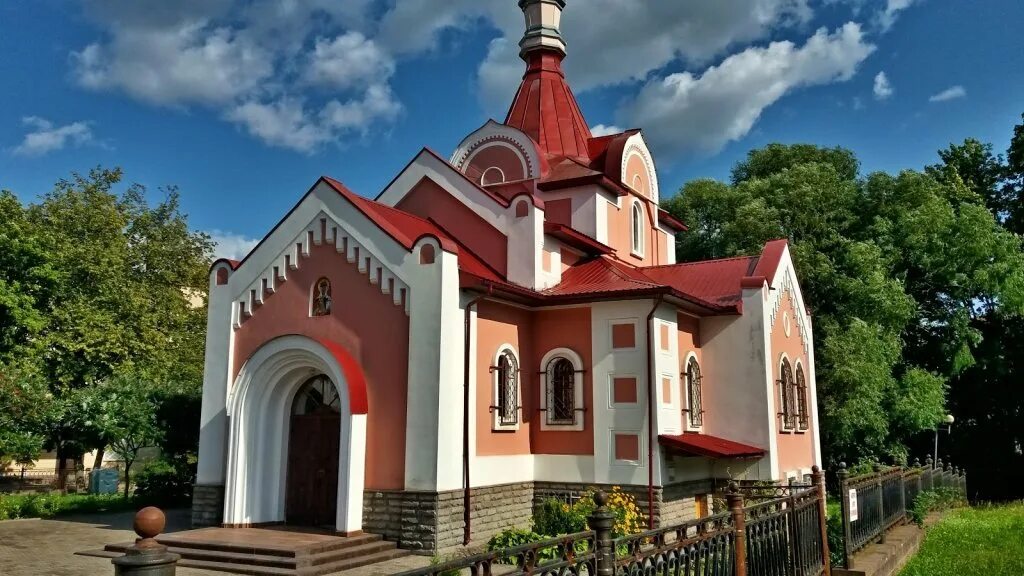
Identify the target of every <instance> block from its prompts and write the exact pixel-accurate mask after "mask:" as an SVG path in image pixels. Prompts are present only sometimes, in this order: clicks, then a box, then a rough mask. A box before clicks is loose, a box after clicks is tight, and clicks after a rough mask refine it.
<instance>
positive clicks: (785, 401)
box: [779, 358, 796, 430]
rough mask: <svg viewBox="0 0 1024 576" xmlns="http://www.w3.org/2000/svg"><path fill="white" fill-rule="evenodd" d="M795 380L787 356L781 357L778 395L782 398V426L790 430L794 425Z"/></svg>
mask: <svg viewBox="0 0 1024 576" xmlns="http://www.w3.org/2000/svg"><path fill="white" fill-rule="evenodd" d="M794 389H795V382H794V380H793V366H792V365H791V364H790V363H789V359H788V358H783V359H782V374H781V377H780V378H779V397H780V398H781V400H782V414H781V415H782V428H783V429H784V430H792V429H793V428H795V427H796V409H795V408H796V398H794V397H793V392H794Z"/></svg>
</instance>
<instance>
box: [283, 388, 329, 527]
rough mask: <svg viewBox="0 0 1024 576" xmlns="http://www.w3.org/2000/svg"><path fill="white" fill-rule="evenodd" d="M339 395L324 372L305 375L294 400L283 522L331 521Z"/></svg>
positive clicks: (311, 523) (313, 523) (326, 523)
mask: <svg viewBox="0 0 1024 576" xmlns="http://www.w3.org/2000/svg"><path fill="white" fill-rule="evenodd" d="M340 444H341V398H340V397H339V396H338V389H337V388H336V387H335V386H334V383H333V382H331V379H330V378H328V377H327V376H326V375H324V374H320V375H317V376H314V377H312V378H310V379H309V380H307V381H306V382H305V383H304V384H303V385H302V387H301V388H299V391H298V392H297V393H296V395H295V400H294V401H292V410H291V427H290V430H289V433H288V477H287V480H286V481H285V490H286V492H285V522H286V523H288V524H297V525H303V526H330V527H332V528H333V526H334V522H335V510H336V509H337V507H338V452H339V447H340Z"/></svg>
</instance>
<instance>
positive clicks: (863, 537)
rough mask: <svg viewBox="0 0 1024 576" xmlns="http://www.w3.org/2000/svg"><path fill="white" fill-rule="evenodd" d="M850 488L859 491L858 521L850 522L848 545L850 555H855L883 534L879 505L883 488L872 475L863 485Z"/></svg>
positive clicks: (859, 484)
mask: <svg viewBox="0 0 1024 576" xmlns="http://www.w3.org/2000/svg"><path fill="white" fill-rule="evenodd" d="M848 488H853V489H856V490H857V520H856V521H852V522H850V541H849V542H847V543H846V545H847V548H848V550H849V553H850V554H853V553H854V552H856V551H857V550H860V549H861V548H863V547H864V546H865V545H867V544H868V542H870V541H871V540H872V539H873V538H875V537H876V536H878V535H879V534H881V533H882V514H881V506H879V505H878V499H879V498H881V496H882V487H881V486H879V485H878V482H877V480H876V475H875V474H872V475H871V476H870V477H869V478H868V479H866V480H865V481H864V482H863V483H862V484H861V483H858V484H856V485H849V486H848Z"/></svg>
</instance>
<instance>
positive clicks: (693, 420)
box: [686, 358, 704, 428]
mask: <svg viewBox="0 0 1024 576" xmlns="http://www.w3.org/2000/svg"><path fill="white" fill-rule="evenodd" d="M700 385H701V375H700V364H698V363H697V359H696V358H690V361H689V362H687V364H686V401H687V402H688V403H689V406H688V407H687V408H686V411H687V413H688V414H689V419H690V427H691V428H700V427H701V426H703V425H704V406H703V404H702V402H701V392H700Z"/></svg>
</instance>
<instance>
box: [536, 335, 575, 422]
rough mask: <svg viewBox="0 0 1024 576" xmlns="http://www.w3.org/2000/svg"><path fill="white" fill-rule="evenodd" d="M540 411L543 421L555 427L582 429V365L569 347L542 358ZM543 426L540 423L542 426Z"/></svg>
mask: <svg viewBox="0 0 1024 576" xmlns="http://www.w3.org/2000/svg"><path fill="white" fill-rule="evenodd" d="M541 366H542V367H543V369H544V373H543V388H542V390H541V394H542V406H541V410H543V411H544V412H545V418H544V421H543V424H544V425H545V426H549V427H556V426H557V427H559V429H566V428H568V429H572V430H582V429H583V416H582V414H583V411H584V410H583V382H582V372H583V366H582V364H581V360H580V357H579V355H577V354H576V353H575V352H572V351H571V350H567V349H560V350H554V351H552V352H549V353H548V354H547V355H546V356H545V357H544V359H543V361H542V363H541ZM543 427H544V426H542V428H543Z"/></svg>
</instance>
